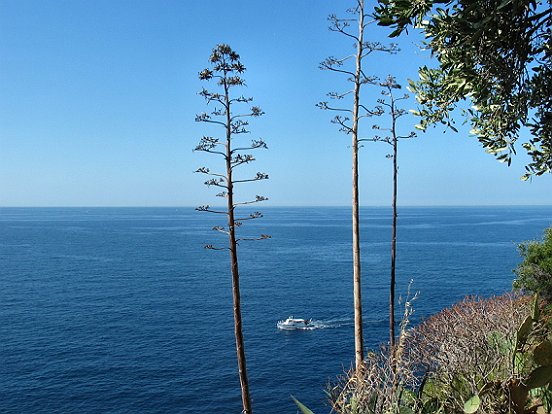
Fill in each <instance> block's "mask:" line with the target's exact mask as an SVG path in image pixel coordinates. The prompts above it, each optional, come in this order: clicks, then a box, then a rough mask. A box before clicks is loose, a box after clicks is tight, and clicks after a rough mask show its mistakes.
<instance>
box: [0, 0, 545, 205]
mask: <svg viewBox="0 0 552 414" xmlns="http://www.w3.org/2000/svg"><path fill="white" fill-rule="evenodd" d="M350 3H351V5H352V3H353V2H352V1H351V2H350ZM348 6H349V4H348V2H336V1H332V0H296V1H283V0H281V1H258V0H255V1H253V0H239V1H238V0H235V1H230V0H216V1H213V0H203V1H192V0H189V1H184V0H178V1H171V0H164V1H157V0H94V1H84V0H55V1H54V0H40V1H30V0H0V206H193V205H200V204H207V203H213V202H214V201H216V199H215V198H214V196H213V194H214V191H213V190H212V189H207V188H206V187H204V186H203V184H202V182H203V178H204V177H202V176H198V175H197V174H193V171H194V170H195V169H196V168H197V167H199V166H202V165H208V166H210V167H216V164H217V162H218V159H216V158H209V157H206V156H205V155H202V154H197V153H193V152H192V148H193V147H194V146H195V145H196V143H197V141H198V139H199V138H200V137H201V136H202V134H204V133H207V132H206V126H205V124H197V123H195V122H194V116H195V114H196V113H199V112H203V111H205V110H206V106H205V103H204V101H203V99H202V98H201V97H200V96H198V95H197V92H198V91H199V90H200V89H201V87H202V86H203V85H202V82H200V81H199V80H198V79H197V74H198V72H199V71H200V70H201V69H203V68H204V67H207V59H208V56H209V54H210V51H211V49H212V48H213V47H214V46H215V45H216V44H217V43H228V44H230V45H231V46H232V47H233V48H234V49H235V50H236V51H237V52H238V53H240V55H241V57H242V61H243V63H244V64H245V65H246V66H247V68H248V71H247V73H246V75H245V77H246V79H247V84H248V87H247V90H246V91H245V92H244V93H245V94H247V95H250V96H253V97H254V98H255V103H256V104H258V105H259V106H261V107H262V108H263V110H264V111H265V112H266V115H265V116H263V117H261V118H259V119H257V120H254V121H253V122H252V125H251V132H252V134H251V138H256V137H259V136H260V137H263V138H264V139H265V140H266V141H267V143H268V145H269V150H268V151H263V152H259V153H257V156H258V161H257V162H256V163H255V165H254V167H253V168H254V170H255V171H263V172H266V173H268V174H269V175H270V180H268V181H264V182H261V183H254V184H253V185H252V186H250V188H249V189H248V190H246V191H250V192H252V193H253V194H262V195H266V196H268V197H269V198H270V201H269V202H268V204H267V205H273V206H278V205H348V204H349V203H350V147H349V137H347V136H346V135H343V134H342V133H340V132H338V131H337V128H336V127H335V125H332V124H330V122H329V120H330V118H331V117H332V114H331V113H329V112H326V111H322V110H320V109H317V108H316V107H315V103H316V102H318V101H320V100H325V99H326V98H325V94H326V93H327V92H329V91H334V90H335V91H338V90H345V89H346V88H347V86H348V85H347V83H346V82H345V81H344V79H343V78H342V77H340V76H339V75H337V74H333V73H328V72H324V71H321V70H319V69H318V63H319V62H320V61H322V60H323V59H324V58H326V57H327V56H332V55H333V56H337V57H341V56H345V55H347V54H349V53H350V52H351V50H352V49H351V46H352V45H351V42H350V41H349V40H348V39H346V38H345V37H343V36H340V35H339V34H336V33H331V32H329V31H328V30H327V20H326V18H327V16H328V14H330V13H336V14H339V15H343V12H344V9H345V8H346V7H348ZM385 36H386V31H385V29H383V28H378V27H376V26H374V27H371V28H370V30H369V34H368V37H369V39H370V40H384V41H385ZM418 43H419V40H418V39H416V38H415V37H414V38H407V39H402V40H401V41H400V47H401V49H402V51H401V53H399V54H398V55H395V56H382V55H376V56H375V57H374V58H371V59H370V60H367V61H366V65H367V67H368V68H367V69H366V71H367V72H368V73H374V74H377V75H379V76H385V75H387V74H389V73H390V74H393V75H395V76H396V77H397V78H398V79H399V81H400V82H401V83H403V84H404V83H405V80H406V79H407V78H416V77H417V73H416V67H417V66H418V65H420V64H431V60H430V57H429V56H428V55H427V52H423V51H420V50H419V48H418V47H417V44H418ZM377 94H378V91H377V90H373V91H372V92H367V93H366V94H365V99H364V103H365V104H367V105H372V104H373V102H374V100H375V99H377V97H378V96H377ZM405 106H406V107H407V108H410V107H413V106H414V103H412V102H411V101H410V102H408V103H407V104H405ZM414 123H416V120H415V119H413V118H410V119H409V118H406V117H405V118H403V122H402V124H401V126H402V128H403V131H407V130H409V129H411V128H412V125H413V124H414ZM371 125H372V122H371V121H367V122H366V123H365V124H364V125H363V126H362V128H363V129H362V130H361V135H366V136H367V137H369V136H370V134H371V133H372V129H371ZM466 131H467V129H461V132H460V133H459V134H455V133H452V132H447V133H445V134H444V133H443V131H442V130H441V129H432V130H430V131H429V132H428V133H427V134H421V135H420V136H419V137H418V138H417V139H416V140H413V141H411V142H405V143H403V144H402V145H401V148H400V154H399V157H400V185H399V202H400V203H401V204H403V205H478V204H552V175H550V174H548V175H547V176H545V177H537V178H535V179H534V180H533V181H532V182H529V183H528V182H521V181H520V180H519V177H520V176H521V175H522V174H523V172H524V171H523V165H524V163H525V162H526V158H525V157H524V156H518V157H517V158H516V159H514V162H513V164H512V166H511V167H509V168H508V167H506V166H505V165H503V164H499V163H498V162H496V161H495V160H494V158H493V157H492V156H490V155H488V154H485V152H484V151H483V149H482V148H481V145H480V144H479V143H478V142H477V141H476V140H475V139H474V138H470V137H468V135H467V133H466ZM209 133H210V134H213V133H215V131H214V130H210V131H209ZM518 152H519V153H522V152H523V150H522V149H521V148H519V151H518ZM386 153H387V148H386V146H385V144H380V143H376V144H374V143H369V144H367V145H366V146H365V147H364V148H363V149H362V155H361V160H360V162H361V204H363V205H387V204H389V202H390V189H391V187H390V179H391V162H390V161H389V160H387V159H386V158H385V154H386ZM244 188H245V187H244Z"/></svg>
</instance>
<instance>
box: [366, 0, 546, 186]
mask: <svg viewBox="0 0 552 414" xmlns="http://www.w3.org/2000/svg"><path fill="white" fill-rule="evenodd" d="M550 4H551V1H550V0H540V1H537V0H502V1H498V0H497V1H484V0H417V1H396V0H379V5H378V6H377V7H376V18H377V20H378V22H379V24H380V25H383V26H390V27H391V28H392V29H393V32H392V33H391V35H390V36H391V37H394V36H398V35H400V34H401V33H403V32H404V31H407V30H408V28H410V27H415V28H418V29H421V30H422V32H423V33H424V34H425V39H426V42H425V43H426V45H425V46H426V47H427V48H428V49H429V50H430V51H431V53H432V55H433V56H434V57H436V58H437V61H438V67H437V68H428V67H426V66H424V67H422V68H420V69H419V76H420V79H419V80H418V81H416V82H412V83H411V85H410V86H411V90H412V91H413V92H414V93H415V94H416V96H417V99H418V102H419V103H420V107H421V108H420V109H419V110H418V111H416V114H417V115H419V116H420V117H421V122H420V124H419V126H418V128H419V129H422V130H425V129H426V128H427V127H428V126H430V125H435V124H437V123H441V124H444V125H446V126H447V127H450V128H451V129H453V130H455V127H454V119H453V117H452V111H453V110H454V109H455V108H457V107H458V106H459V105H460V104H462V103H468V105H466V106H463V107H462V109H463V114H464V117H465V119H466V121H468V122H469V123H470V124H471V125H472V130H471V133H472V134H473V135H475V136H476V137H477V138H478V140H479V141H480V142H481V143H482V145H483V147H484V148H485V149H486V150H487V152H489V153H491V154H493V155H495V156H496V157H497V159H498V160H499V161H501V162H505V163H508V164H510V162H511V157H512V154H515V145H514V144H515V142H516V141H517V139H518V138H519V137H520V135H521V134H520V128H521V127H527V128H529V130H530V132H531V138H530V139H529V141H527V142H524V143H523V144H522V147H523V148H524V149H525V150H526V151H527V153H528V154H529V156H530V157H531V162H530V163H529V164H528V165H527V166H526V174H525V175H524V176H523V177H522V178H523V179H527V178H529V177H531V176H532V175H542V174H544V173H550V172H552V46H551V45H552V43H551V33H552V31H551V30H550V28H551V26H552V7H550Z"/></svg>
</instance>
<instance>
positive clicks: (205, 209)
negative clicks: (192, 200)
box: [196, 205, 228, 215]
mask: <svg viewBox="0 0 552 414" xmlns="http://www.w3.org/2000/svg"><path fill="white" fill-rule="evenodd" d="M196 211H205V212H207V213H214V214H225V215H228V212H227V211H218V210H212V209H211V206H209V205H205V206H199V207H196Z"/></svg>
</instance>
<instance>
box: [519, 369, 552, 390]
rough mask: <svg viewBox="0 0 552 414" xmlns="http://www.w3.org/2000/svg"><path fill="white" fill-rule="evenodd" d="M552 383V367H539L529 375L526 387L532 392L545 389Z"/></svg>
mask: <svg viewBox="0 0 552 414" xmlns="http://www.w3.org/2000/svg"><path fill="white" fill-rule="evenodd" d="M550 381H552V366H546V367H538V368H535V369H534V370H533V372H531V373H530V374H529V378H527V381H526V382H525V385H526V386H527V388H529V389H530V390H532V389H534V388H540V387H544V386H545V385H547V384H549V383H550Z"/></svg>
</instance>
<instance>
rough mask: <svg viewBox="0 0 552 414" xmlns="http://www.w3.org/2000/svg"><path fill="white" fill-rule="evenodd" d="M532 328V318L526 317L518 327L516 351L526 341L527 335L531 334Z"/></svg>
mask: <svg viewBox="0 0 552 414" xmlns="http://www.w3.org/2000/svg"><path fill="white" fill-rule="evenodd" d="M532 327H533V318H532V317H531V316H528V317H527V318H525V320H524V321H523V323H522V324H521V326H520V327H519V329H518V331H517V334H516V349H519V348H520V346H521V345H522V344H524V343H525V342H526V341H527V338H528V337H529V334H530V333H531V328H532Z"/></svg>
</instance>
